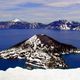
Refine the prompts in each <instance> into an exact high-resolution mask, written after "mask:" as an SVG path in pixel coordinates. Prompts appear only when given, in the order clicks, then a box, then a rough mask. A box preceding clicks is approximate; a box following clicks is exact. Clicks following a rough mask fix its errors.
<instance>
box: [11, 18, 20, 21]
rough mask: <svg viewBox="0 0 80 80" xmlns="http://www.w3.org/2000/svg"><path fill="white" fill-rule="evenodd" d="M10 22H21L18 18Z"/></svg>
mask: <svg viewBox="0 0 80 80" xmlns="http://www.w3.org/2000/svg"><path fill="white" fill-rule="evenodd" d="M12 22H21V20H20V19H18V18H15V19H14V20H12Z"/></svg>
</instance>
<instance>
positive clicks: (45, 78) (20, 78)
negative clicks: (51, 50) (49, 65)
mask: <svg viewBox="0 0 80 80" xmlns="http://www.w3.org/2000/svg"><path fill="white" fill-rule="evenodd" d="M79 74H80V68H77V69H66V70H62V69H47V70H42V69H35V70H27V69H22V68H20V67H16V68H14V69H13V68H9V69H8V70H7V71H0V80H80V76H79Z"/></svg>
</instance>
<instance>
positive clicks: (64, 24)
mask: <svg viewBox="0 0 80 80" xmlns="http://www.w3.org/2000/svg"><path fill="white" fill-rule="evenodd" d="M0 29H52V30H79V31H80V22H75V21H67V20H58V21H54V22H51V23H49V24H43V23H36V22H34V23H29V22H26V21H22V20H20V19H17V18H16V19H14V20H11V21H5V22H0Z"/></svg>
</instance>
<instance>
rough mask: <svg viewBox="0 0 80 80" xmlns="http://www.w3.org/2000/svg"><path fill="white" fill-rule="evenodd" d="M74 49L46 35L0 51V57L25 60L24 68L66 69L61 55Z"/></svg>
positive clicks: (40, 35) (37, 36) (34, 37)
mask: <svg viewBox="0 0 80 80" xmlns="http://www.w3.org/2000/svg"><path fill="white" fill-rule="evenodd" d="M74 50H76V47H74V46H72V45H67V44H63V43H60V42H58V41H56V40H55V39H52V38H50V37H48V36H46V35H43V34H39V35H34V36H33V37H31V38H30V39H28V40H25V41H23V42H21V43H19V44H17V45H15V46H13V47H12V48H10V49H8V50H5V51H1V52H0V56H1V57H2V58H6V59H9V58H10V59H15V58H21V59H26V68H28V69H34V68H42V69H47V68H67V65H66V64H65V62H64V60H63V59H62V56H61V55H62V53H65V54H66V53H70V52H73V51H74Z"/></svg>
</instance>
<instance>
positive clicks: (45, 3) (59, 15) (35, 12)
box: [0, 0, 80, 23]
mask: <svg viewBox="0 0 80 80" xmlns="http://www.w3.org/2000/svg"><path fill="white" fill-rule="evenodd" d="M14 18H20V19H22V20H24V21H28V22H43V23H46V22H51V21H54V20H58V19H67V20H75V21H76V20H77V21H79V20H80V0H0V21H5V20H12V19H14Z"/></svg>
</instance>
